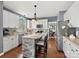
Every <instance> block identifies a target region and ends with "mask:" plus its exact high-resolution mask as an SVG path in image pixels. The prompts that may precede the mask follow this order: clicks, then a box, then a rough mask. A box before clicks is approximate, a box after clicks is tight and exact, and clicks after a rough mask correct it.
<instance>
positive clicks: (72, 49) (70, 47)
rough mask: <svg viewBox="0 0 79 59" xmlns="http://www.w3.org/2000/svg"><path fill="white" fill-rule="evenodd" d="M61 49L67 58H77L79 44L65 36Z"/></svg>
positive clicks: (78, 56) (78, 55)
mask: <svg viewBox="0 0 79 59" xmlns="http://www.w3.org/2000/svg"><path fill="white" fill-rule="evenodd" d="M63 51H64V53H65V55H66V57H67V58H79V46H77V45H76V44H74V43H73V42H71V41H70V40H69V39H67V38H65V37H64V38H63Z"/></svg>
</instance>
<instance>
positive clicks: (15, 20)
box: [9, 12, 19, 28]
mask: <svg viewBox="0 0 79 59" xmlns="http://www.w3.org/2000/svg"><path fill="white" fill-rule="evenodd" d="M18 23H19V16H17V15H15V14H13V13H10V12H9V24H10V25H9V27H10V28H17V26H18Z"/></svg>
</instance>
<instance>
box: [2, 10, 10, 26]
mask: <svg viewBox="0 0 79 59" xmlns="http://www.w3.org/2000/svg"><path fill="white" fill-rule="evenodd" d="M8 14H9V12H8V11H5V10H3V27H8V24H9V23H8V17H9V15H8Z"/></svg>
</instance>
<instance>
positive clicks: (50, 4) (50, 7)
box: [3, 1, 73, 18]
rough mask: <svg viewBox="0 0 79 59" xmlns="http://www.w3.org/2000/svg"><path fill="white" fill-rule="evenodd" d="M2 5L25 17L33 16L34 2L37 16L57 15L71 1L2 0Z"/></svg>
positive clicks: (68, 5)
mask: <svg viewBox="0 0 79 59" xmlns="http://www.w3.org/2000/svg"><path fill="white" fill-rule="evenodd" d="M3 3H4V6H5V7H6V8H8V9H10V10H13V11H15V12H18V13H20V14H22V15H25V16H26V17H30V18H33V17H34V4H37V17H50V16H57V14H58V12H59V11H63V10H67V9H68V8H69V7H70V6H71V5H72V4H73V2H72V1H4V2H3Z"/></svg>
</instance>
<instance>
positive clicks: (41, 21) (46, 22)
mask: <svg viewBox="0 0 79 59" xmlns="http://www.w3.org/2000/svg"><path fill="white" fill-rule="evenodd" d="M37 24H43V29H47V28H48V19H38V20H37V21H35V20H34V21H31V28H32V29H37V27H36V26H37Z"/></svg>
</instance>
